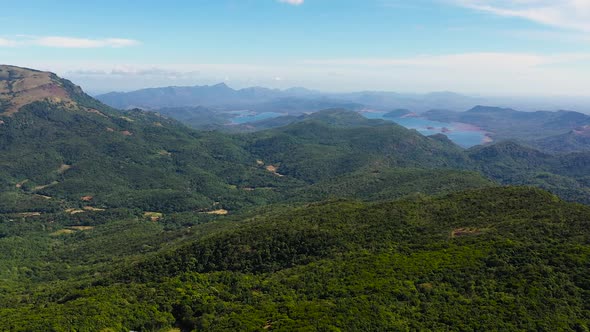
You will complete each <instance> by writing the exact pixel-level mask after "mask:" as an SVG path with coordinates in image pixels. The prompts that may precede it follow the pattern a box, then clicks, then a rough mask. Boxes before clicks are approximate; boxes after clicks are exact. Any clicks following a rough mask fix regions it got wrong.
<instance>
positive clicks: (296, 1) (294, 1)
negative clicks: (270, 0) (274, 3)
mask: <svg viewBox="0 0 590 332" xmlns="http://www.w3.org/2000/svg"><path fill="white" fill-rule="evenodd" d="M279 2H282V3H288V4H290V5H293V6H299V5H302V4H303V2H305V0H279Z"/></svg>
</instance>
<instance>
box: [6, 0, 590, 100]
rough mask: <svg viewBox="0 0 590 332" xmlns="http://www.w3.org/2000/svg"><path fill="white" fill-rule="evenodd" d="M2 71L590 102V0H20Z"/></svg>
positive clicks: (13, 9)
mask: <svg viewBox="0 0 590 332" xmlns="http://www.w3.org/2000/svg"><path fill="white" fill-rule="evenodd" d="M0 24H2V27H3V28H2V31H1V32H0V63H6V64H14V65H21V66H27V67H33V68H39V69H44V70H51V71H54V72H56V73H58V74H60V75H62V76H65V77H67V78H70V79H72V80H73V81H74V82H76V83H78V84H80V85H82V86H83V87H84V88H85V89H86V90H88V91H91V92H105V91H110V90H131V89H137V88H142V87H151V86H166V85H201V84H212V83H218V82H221V81H225V82H226V83H227V84H228V85H230V86H234V87H245V86H252V85H261V86H268V87H277V88H287V87H291V86H305V87H308V88H314V89H320V90H324V91H352V90H388V91H399V92H428V91H443V90H444V91H456V92H461V93H468V94H480V95H528V96H535V95H542V96H544V95H572V96H587V95H588V94H589V93H588V89H587V87H588V86H590V0H552V1H547V0H404V1H402V0H284V1H280V0H192V1H188V0H187V1H177V0H169V1H150V0H143V1H139V0H136V1H133V0H129V1H122V0H118V1H112V0H102V1H100V2H92V3H91V2H90V1H73V0H61V1H50V0H28V1H10V2H8V3H6V4H3V10H2V12H1V13H0Z"/></svg>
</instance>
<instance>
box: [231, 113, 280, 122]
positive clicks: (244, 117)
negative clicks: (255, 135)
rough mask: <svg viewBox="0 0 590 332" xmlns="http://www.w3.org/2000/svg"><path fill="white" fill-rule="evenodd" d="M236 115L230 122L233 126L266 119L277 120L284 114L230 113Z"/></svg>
mask: <svg viewBox="0 0 590 332" xmlns="http://www.w3.org/2000/svg"><path fill="white" fill-rule="evenodd" d="M230 113H234V114H237V116H236V117H234V118H233V119H232V120H231V121H232V123H233V124H244V123H250V122H256V121H262V120H266V119H273V118H278V117H279V116H283V115H285V114H282V113H276V112H263V113H256V112H251V111H234V112H230Z"/></svg>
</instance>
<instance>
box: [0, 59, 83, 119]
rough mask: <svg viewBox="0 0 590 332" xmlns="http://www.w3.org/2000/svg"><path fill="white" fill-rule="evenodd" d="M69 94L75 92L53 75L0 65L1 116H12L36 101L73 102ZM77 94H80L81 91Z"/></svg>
mask: <svg viewBox="0 0 590 332" xmlns="http://www.w3.org/2000/svg"><path fill="white" fill-rule="evenodd" d="M76 88H77V87H76ZM78 89H79V88H78ZM71 92H75V91H73V90H72V89H71V87H66V83H65V82H64V80H62V79H60V78H59V77H57V75H55V74H53V73H50V72H44V71H38V70H33V69H28V68H21V67H16V66H9V65H0V114H2V115H12V114H14V113H16V112H18V111H19V110H20V109H21V108H22V107H23V106H26V105H28V104H31V103H34V102H36V101H43V100H50V101H53V102H73V100H72V97H73V96H72V94H71ZM79 92H80V93H81V89H80V91H79Z"/></svg>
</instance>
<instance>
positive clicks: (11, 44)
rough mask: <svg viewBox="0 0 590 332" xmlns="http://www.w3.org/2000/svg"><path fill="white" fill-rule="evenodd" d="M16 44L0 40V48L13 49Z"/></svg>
mask: <svg viewBox="0 0 590 332" xmlns="http://www.w3.org/2000/svg"><path fill="white" fill-rule="evenodd" d="M14 46H16V43H15V42H14V41H13V40H10V39H6V38H0V47H14Z"/></svg>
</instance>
